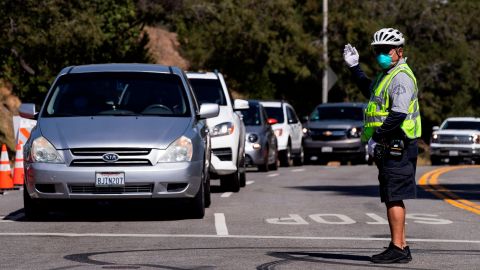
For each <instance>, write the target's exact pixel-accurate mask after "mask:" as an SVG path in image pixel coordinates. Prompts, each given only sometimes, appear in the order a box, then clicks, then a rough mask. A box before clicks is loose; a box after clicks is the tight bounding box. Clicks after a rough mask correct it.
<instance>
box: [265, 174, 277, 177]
mask: <svg viewBox="0 0 480 270" xmlns="http://www.w3.org/2000/svg"><path fill="white" fill-rule="evenodd" d="M279 175H280V174H278V173H271V174H269V175H267V177H275V176H279Z"/></svg>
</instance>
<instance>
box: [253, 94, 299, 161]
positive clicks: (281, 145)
mask: <svg viewBox="0 0 480 270" xmlns="http://www.w3.org/2000/svg"><path fill="white" fill-rule="evenodd" d="M260 103H261V104H262V105H263V106H264V107H265V110H266V111H267V114H268V117H269V118H273V119H275V120H277V123H275V124H273V125H272V128H273V131H274V132H275V135H276V136H277V142H278V159H279V160H280V166H283V167H288V166H291V165H297V166H298V165H302V164H303V158H304V152H303V146H302V137H303V133H302V123H301V122H300V120H299V119H298V117H297V113H296V112H295V110H294V108H293V107H292V106H291V105H290V104H288V103H287V102H285V101H261V102H260Z"/></svg>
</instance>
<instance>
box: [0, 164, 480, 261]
mask: <svg viewBox="0 0 480 270" xmlns="http://www.w3.org/2000/svg"><path fill="white" fill-rule="evenodd" d="M432 171H433V172H432ZM428 172H431V173H428ZM422 176H423V177H422ZM417 178H418V179H419V180H418V182H419V183H422V184H423V185H424V186H423V188H421V187H419V188H418V199H416V200H409V201H406V206H407V214H408V216H407V237H408V241H409V245H410V248H411V250H412V254H413V261H412V262H411V263H409V264H400V265H398V264H397V265H388V268H391V269H452V268H454V269H456V270H459V269H480V168H478V167H475V168H453V167H448V169H441V168H440V167H419V168H418V171H417ZM247 181H248V185H247V186H246V187H245V188H244V189H242V190H241V192H240V193H227V192H224V191H222V190H221V189H220V188H219V187H218V181H212V185H213V187H212V189H213V192H214V193H213V194H212V195H213V198H212V200H213V203H212V206H211V207H210V208H209V209H208V210H207V213H206V216H205V218H204V219H202V220H192V219H188V218H186V217H185V216H184V215H182V208H181V207H179V206H175V205H173V204H171V203H168V202H165V204H164V203H163V202H162V203H159V202H155V204H156V205H151V204H153V203H152V202H150V203H149V205H145V204H141V203H135V204H133V205H131V204H108V203H103V204H102V203H95V204H92V203H90V204H85V205H84V206H82V207H81V208H74V209H72V208H68V207H67V208H66V209H62V208H61V207H60V208H59V209H58V210H56V211H55V212H52V213H51V217H50V218H49V219H48V220H46V221H38V222H31V221H26V220H24V216H23V209H22V208H23V203H22V192H21V191H20V190H15V191H8V192H6V193H5V194H3V195H0V269H382V268H385V267H387V266H385V265H376V264H372V263H371V262H370V261H369V256H370V255H372V254H375V253H378V252H380V251H381V250H382V249H383V247H386V246H387V245H388V242H389V230H388V225H387V223H386V220H385V218H386V215H385V207H384V206H383V205H382V204H381V203H380V201H379V198H378V191H377V180H376V169H375V168H374V167H372V166H370V167H369V166H340V167H333V166H314V165H309V166H303V167H291V168H280V169H279V170H278V171H273V172H272V171H271V172H267V173H258V172H254V171H249V172H248V173H247Z"/></svg>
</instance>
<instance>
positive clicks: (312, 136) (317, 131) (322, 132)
mask: <svg viewBox="0 0 480 270" xmlns="http://www.w3.org/2000/svg"><path fill="white" fill-rule="evenodd" d="M365 106H366V104H365V103H325V104H320V105H318V106H317V107H315V109H314V110H313V112H312V113H311V114H310V117H308V118H306V119H305V120H306V122H305V123H304V128H303V133H304V137H303V149H304V151H305V161H319V162H321V163H322V162H328V161H329V160H337V161H340V162H341V163H342V164H346V163H347V162H348V161H351V163H352V164H359V163H366V162H367V160H368V156H367V154H366V149H365V148H366V147H365V144H364V143H362V142H361V141H360V137H361V135H362V130H363V111H364V109H365Z"/></svg>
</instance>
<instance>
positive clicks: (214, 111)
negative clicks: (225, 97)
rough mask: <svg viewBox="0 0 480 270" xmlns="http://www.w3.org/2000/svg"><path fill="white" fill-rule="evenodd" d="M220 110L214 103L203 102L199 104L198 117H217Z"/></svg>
mask: <svg viewBox="0 0 480 270" xmlns="http://www.w3.org/2000/svg"><path fill="white" fill-rule="evenodd" d="M219 112H220V107H219V106H218V104H215V103H204V104H202V105H200V112H199V113H198V117H199V118H200V119H207V118H212V117H217V116H218V113H219Z"/></svg>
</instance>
